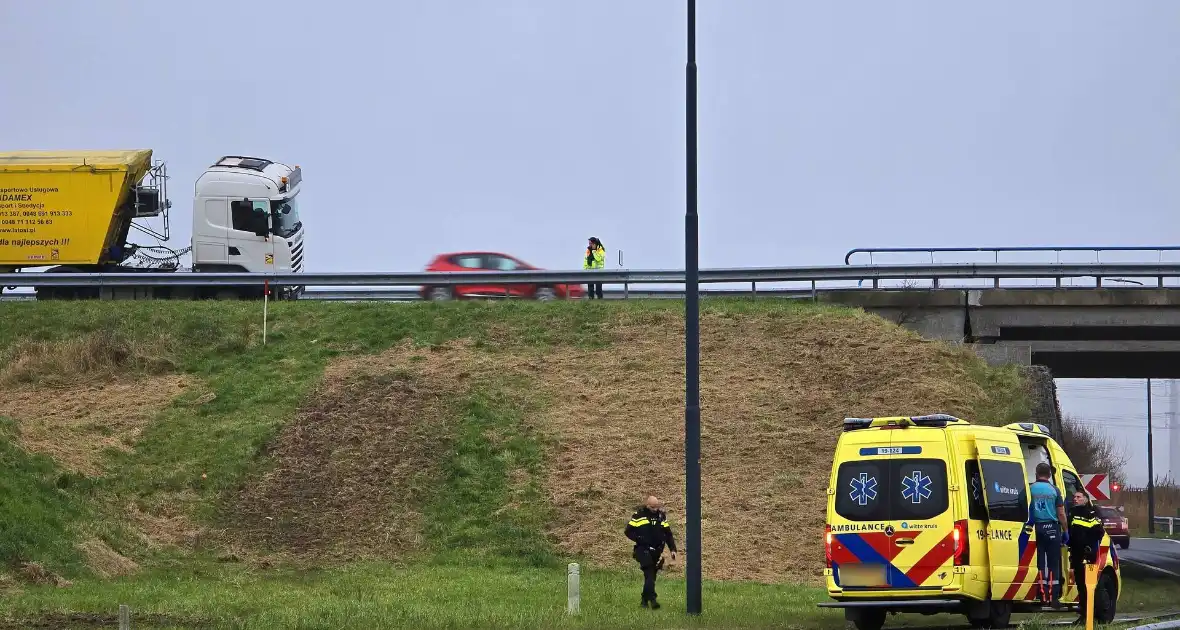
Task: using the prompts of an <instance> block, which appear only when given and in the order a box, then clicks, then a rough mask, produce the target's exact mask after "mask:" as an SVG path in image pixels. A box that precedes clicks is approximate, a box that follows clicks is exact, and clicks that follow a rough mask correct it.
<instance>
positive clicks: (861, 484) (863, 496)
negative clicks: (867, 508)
mask: <svg viewBox="0 0 1180 630" xmlns="http://www.w3.org/2000/svg"><path fill="white" fill-rule="evenodd" d="M849 485H851V486H852V492H849V493H848V497H849V498H850V499H852V500H853V501H856V502H857V503H859V504H860V505H868V504H869V501H876V500H877V478H876V477H870V476H869V473H861V474H860V476H859V477H854V478H853V479H852V481H850V482H849Z"/></svg>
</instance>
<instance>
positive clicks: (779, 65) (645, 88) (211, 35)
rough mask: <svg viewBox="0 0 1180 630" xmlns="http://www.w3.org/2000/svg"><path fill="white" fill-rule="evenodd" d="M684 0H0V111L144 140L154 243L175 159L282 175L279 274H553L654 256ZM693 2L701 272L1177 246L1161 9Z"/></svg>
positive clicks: (40, 127) (122, 140)
mask: <svg viewBox="0 0 1180 630" xmlns="http://www.w3.org/2000/svg"><path fill="white" fill-rule="evenodd" d="M684 6H685V3H684V2H682V1H679V0H640V1H636V0H627V1H624V0H615V1H609V0H599V1H597V2H575V1H573V0H495V1H492V0H486V1H478V0H421V1H414V2H410V1H386V2H349V1H343V0H342V1H337V2H331V3H325V2H313V1H311V0H283V1H282V2H273V1H264V0H249V1H241V0H237V1H235V2H228V1H211V0H207V1H202V2H194V3H183V2H158V1H147V0H143V1H137V2H131V1H127V0H104V1H103V2H94V3H80V2H76V1H73V0H37V1H36V2H30V1H25V0H0V23H2V24H4V25H5V29H4V32H5V34H4V37H3V38H0V58H3V59H4V60H5V61H4V63H3V64H2V65H0V86H3V89H2V92H0V93H2V94H4V98H3V99H0V130H2V132H3V138H4V140H3V143H4V145H5V147H6V148H12V149H16V148H113V147H148V148H152V149H154V150H155V152H156V157H158V158H163V159H166V160H167V161H168V163H169V170H170V173H171V175H172V176H173V178H172V180H171V191H170V193H171V194H170V196H171V198H172V200H173V203H174V214H173V227H174V242H179V243H181V244H182V245H183V244H184V243H187V239H188V235H189V225H188V222H189V221H190V220H191V219H190V217H191V214H190V210H191V195H192V182H193V181H194V180H195V178H196V177H197V175H198V174H199V172H200V171H201V169H202V168H204V167H205V166H207V165H208V164H210V163H212V162H213V161H215V160H216V159H217V158H218V157H220V156H221V155H225V154H257V155H261V156H263V157H268V158H272V159H276V160H280V161H285V162H288V163H297V164H299V165H301V166H302V167H303V169H304V187H305V190H304V192H303V194H302V197H303V199H302V212H303V220H304V223H305V225H306V227H307V230H308V235H307V250H306V251H307V263H308V265H309V267H308V268H309V270H313V271H343V270H417V269H421V268H422V266H423V265H424V264H426V262H427V261H428V260H429V259H430V257H431V256H432V255H433V254H435V253H438V252H442V251H447V250H454V249H463V248H488V249H493V250H500V251H506V252H510V253H513V254H516V255H518V256H521V257H523V258H524V259H526V260H528V261H530V262H533V263H535V264H538V265H541V266H545V267H549V268H577V267H579V266H580V258H581V255H582V248H583V247H584V244H585V240H586V237H587V236H589V235H596V236H599V237H600V238H601V239H602V240H603V241H604V242H605V244H606V246H607V247H608V250H609V252H610V257H611V262H612V266H614V263H615V262H616V261H617V259H616V255H617V251H618V249H620V248H622V249H624V250H625V264H626V266H627V267H632V268H668V267H680V266H682V265H683V255H684V252H683V232H682V229H683V227H682V226H683V213H684V55H685V40H684V19H685V8H684ZM698 21H699V24H698V61H699V66H700V71H699V79H700V114H699V128H700V160H701V161H700V213H701V220H700V226H701V239H700V243H701V265H702V266H704V267H719V266H744V265H755V266H763V265H766V266H769V265H796V264H799V265H804V264H807V265H822V264H839V263H841V262H842V260H843V254H844V252H845V251H846V250H848V249H850V248H852V247H867V246H884V245H894V246H900V245H907V246H930V245H944V246H946V245H966V246H988V245H1001V244H1002V245H1031V244H1040V245H1049V244H1053V245H1092V244H1095V243H1100V244H1119V245H1154V244H1161V243H1170V242H1175V241H1176V238H1175V231H1176V228H1175V225H1176V222H1175V220H1174V219H1173V217H1175V216H1176V214H1175V213H1176V209H1177V208H1178V207H1180V87H1178V86H1180V47H1177V46H1176V44H1175V43H1176V42H1177V41H1180V2H1176V1H1175V0H1156V1H1154V2H1148V1H1142V0H1136V1H1130V0H1126V1H1120V2H1111V1H1109V0H1102V1H1098V0H1091V1H1081V0H1059V1H1049V0H1040V1H1038V2H1036V3H1026V2H994V1H989V2H981V1H974V2H967V1H957V2H944V1H935V0H930V1H923V2H918V1H905V0H895V1H892V2H870V1H846V2H818V1H814V0H811V1H806V2H804V1H802V0H699V1H698ZM1140 383H1141V382H1140ZM1107 402H1109V401H1107ZM1066 403H1067V401H1066V400H1065V399H1064V397H1063V404H1066ZM1128 404H1130V403H1128ZM1103 413H1104V414H1105V415H1110V414H1115V415H1119V416H1120V417H1130V416H1128V415H1127V414H1135V413H1140V412H1139V411H1138V410H1137V409H1136V408H1133V407H1129V406H1126V405H1124V406H1122V407H1119V408H1118V410H1117V411H1111V412H1103ZM1124 433H1126V435H1131V433H1127V432H1124ZM1142 454H1143V453H1142V451H1140V452H1139V453H1138V455H1140V456H1141V455H1142Z"/></svg>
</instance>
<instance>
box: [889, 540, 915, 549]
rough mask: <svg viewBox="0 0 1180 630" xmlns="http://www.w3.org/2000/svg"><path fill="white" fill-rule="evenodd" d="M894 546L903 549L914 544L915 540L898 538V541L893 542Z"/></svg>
mask: <svg viewBox="0 0 1180 630" xmlns="http://www.w3.org/2000/svg"><path fill="white" fill-rule="evenodd" d="M893 544H895V545H897V546H898V547H902V546H905V545H912V544H914V539H913V538H898V539H897V540H895V541H894V542H893Z"/></svg>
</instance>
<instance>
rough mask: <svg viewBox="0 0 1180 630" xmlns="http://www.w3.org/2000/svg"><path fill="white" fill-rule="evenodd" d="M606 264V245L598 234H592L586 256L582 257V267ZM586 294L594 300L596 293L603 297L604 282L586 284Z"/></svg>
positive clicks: (592, 267) (600, 266)
mask: <svg viewBox="0 0 1180 630" xmlns="http://www.w3.org/2000/svg"><path fill="white" fill-rule="evenodd" d="M605 266H606V247H604V246H603V245H602V241H600V240H598V237H597V236H591V237H590V241H589V243H588V244H587V245H586V256H585V258H583V259H582V269H602V268H603V267H605ZM586 294H587V296H588V297H589V298H590V299H591V300H593V299H594V297H595V294H597V297H598V299H600V300H601V299H602V283H601V282H591V283H588V284H587V285H586Z"/></svg>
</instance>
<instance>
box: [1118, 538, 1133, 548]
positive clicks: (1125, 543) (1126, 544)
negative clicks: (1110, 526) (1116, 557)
mask: <svg viewBox="0 0 1180 630" xmlns="http://www.w3.org/2000/svg"><path fill="white" fill-rule="evenodd" d="M1130 546H1131V539H1130V538H1128V539H1126V540H1124V541H1123V542H1121V543H1119V549H1126V548H1128V547H1130Z"/></svg>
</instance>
